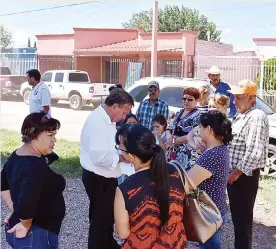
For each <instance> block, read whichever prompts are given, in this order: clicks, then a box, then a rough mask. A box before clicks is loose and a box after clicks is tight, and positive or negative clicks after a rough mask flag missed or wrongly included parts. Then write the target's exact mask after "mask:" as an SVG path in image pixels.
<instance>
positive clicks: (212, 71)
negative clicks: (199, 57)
mask: <svg viewBox="0 0 276 249" xmlns="http://www.w3.org/2000/svg"><path fill="white" fill-rule="evenodd" d="M206 72H207V73H208V74H220V70H219V68H218V66H215V65H213V66H211V67H210V69H209V70H208V71H206Z"/></svg>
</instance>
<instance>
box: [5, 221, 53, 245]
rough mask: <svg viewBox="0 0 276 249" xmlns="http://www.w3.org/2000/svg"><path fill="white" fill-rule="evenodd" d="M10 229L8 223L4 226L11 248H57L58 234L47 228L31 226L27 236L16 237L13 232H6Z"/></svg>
mask: <svg viewBox="0 0 276 249" xmlns="http://www.w3.org/2000/svg"><path fill="white" fill-rule="evenodd" d="M9 229H10V227H9V226H8V225H6V227H5V232H6V240H7V242H8V243H9V245H10V246H11V247H12V248H13V249H21V248H24V249H57V248H58V234H56V233H53V232H50V231H48V230H45V229H42V228H39V227H37V226H32V227H31V229H30V231H29V232H28V234H27V236H26V237H24V238H16V237H15V233H7V231H8V230H9Z"/></svg>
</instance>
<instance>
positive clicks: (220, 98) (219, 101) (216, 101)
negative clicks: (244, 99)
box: [208, 94, 230, 115]
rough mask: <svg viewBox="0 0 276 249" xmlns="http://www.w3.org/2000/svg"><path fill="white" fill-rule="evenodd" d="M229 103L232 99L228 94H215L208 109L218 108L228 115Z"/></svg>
mask: <svg viewBox="0 0 276 249" xmlns="http://www.w3.org/2000/svg"><path fill="white" fill-rule="evenodd" d="M229 104H230V99H229V97H228V96H226V95H222V94H215V96H214V97H212V98H211V99H210V100H209V103H208V110H212V109H217V110H219V111H221V112H222V113H224V114H225V115H226V114H227V110H228V107H229Z"/></svg>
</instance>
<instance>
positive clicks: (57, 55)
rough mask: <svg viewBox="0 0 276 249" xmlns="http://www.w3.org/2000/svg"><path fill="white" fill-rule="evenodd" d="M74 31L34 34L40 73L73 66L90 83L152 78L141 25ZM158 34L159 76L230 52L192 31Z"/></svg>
mask: <svg viewBox="0 0 276 249" xmlns="http://www.w3.org/2000/svg"><path fill="white" fill-rule="evenodd" d="M73 30H74V33H72V34H50V35H37V36H36V37H37V54H38V59H39V65H40V70H41V71H42V72H43V71H46V70H50V69H72V68H74V69H78V70H84V71H87V72H88V73H89V76H90V78H91V80H92V81H93V82H110V83H121V84H123V85H124V84H127V82H128V81H129V80H137V79H139V78H141V77H146V76H150V58H151V46H152V35H151V33H145V32H144V30H143V29H142V28H140V29H138V30H135V29H97V28H74V29H73ZM157 38H158V42H157V57H158V58H157V59H158V75H169V76H177V77H194V75H195V71H196V67H197V63H196V60H195V58H196V57H199V56H233V55H234V52H233V46H232V45H230V44H224V43H216V42H210V41H203V40H198V39H197V32H196V31H188V30H181V31H180V32H159V33H158V35H157ZM72 58H73V59H72ZM51 61H53V63H50V62H51ZM54 61H58V63H54ZM208 66H209V65H208Z"/></svg>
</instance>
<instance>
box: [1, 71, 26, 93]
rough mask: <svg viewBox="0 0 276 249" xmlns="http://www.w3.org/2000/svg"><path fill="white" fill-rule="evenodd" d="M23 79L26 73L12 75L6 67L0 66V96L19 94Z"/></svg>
mask: <svg viewBox="0 0 276 249" xmlns="http://www.w3.org/2000/svg"><path fill="white" fill-rule="evenodd" d="M25 80H26V75H12V74H11V71H10V69H9V68H8V67H0V92H1V96H2V97H3V96H8V95H19V90H20V86H21V83H22V82H24V81H25Z"/></svg>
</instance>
